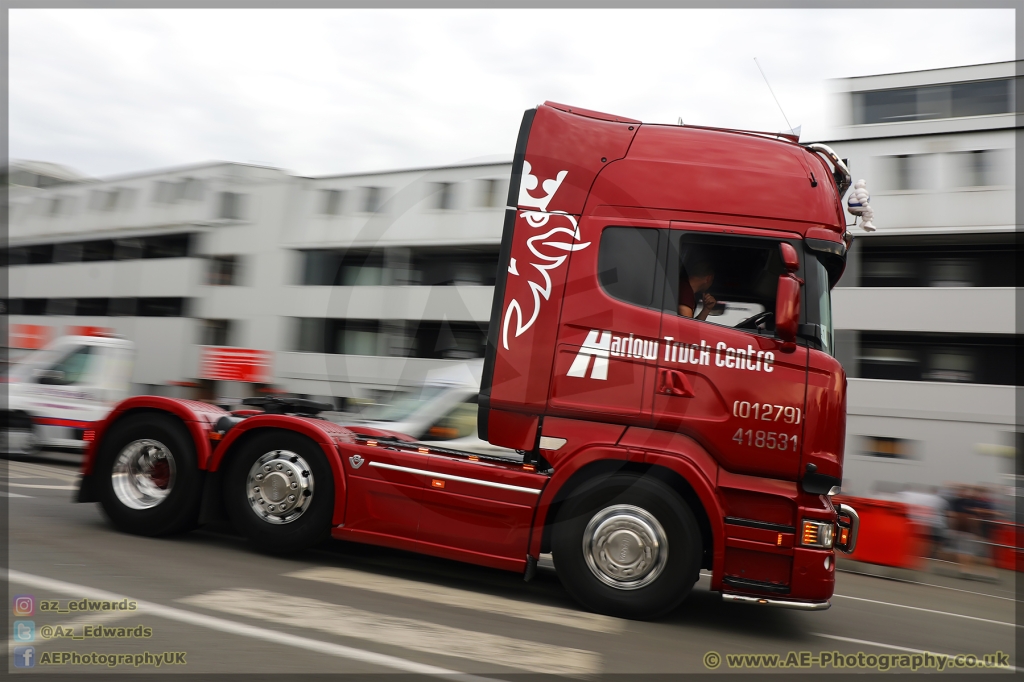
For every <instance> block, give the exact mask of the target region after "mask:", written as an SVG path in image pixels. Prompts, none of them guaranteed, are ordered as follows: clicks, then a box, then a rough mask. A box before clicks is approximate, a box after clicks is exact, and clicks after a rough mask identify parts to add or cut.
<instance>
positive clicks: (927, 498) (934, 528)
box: [897, 486, 949, 559]
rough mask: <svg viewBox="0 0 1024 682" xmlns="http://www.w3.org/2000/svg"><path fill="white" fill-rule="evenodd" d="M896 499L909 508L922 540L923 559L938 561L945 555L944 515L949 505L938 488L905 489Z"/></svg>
mask: <svg viewBox="0 0 1024 682" xmlns="http://www.w3.org/2000/svg"><path fill="white" fill-rule="evenodd" d="M897 498H898V499H899V500H900V502H903V503H905V504H907V505H908V506H909V508H910V518H911V520H912V521H914V522H916V523H917V524H918V526H919V528H920V529H921V532H922V539H923V540H924V557H925V558H926V559H940V558H941V557H942V555H943V554H944V553H945V546H946V534H947V532H948V529H947V524H946V513H947V512H948V511H949V504H948V503H947V502H946V500H944V499H942V497H940V496H939V491H938V488H936V487H935V486H929V487H927V488H924V489H923V490H912V489H907V490H904V491H902V492H900V493H899V495H898V496H897Z"/></svg>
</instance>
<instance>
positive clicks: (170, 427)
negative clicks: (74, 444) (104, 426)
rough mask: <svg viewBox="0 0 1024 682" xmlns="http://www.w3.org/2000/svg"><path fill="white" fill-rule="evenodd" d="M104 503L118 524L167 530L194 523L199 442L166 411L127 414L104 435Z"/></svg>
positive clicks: (141, 531)
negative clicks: (193, 439) (165, 412)
mask: <svg viewBox="0 0 1024 682" xmlns="http://www.w3.org/2000/svg"><path fill="white" fill-rule="evenodd" d="M95 475H96V476H98V477H99V490H100V495H99V497H100V504H101V505H102V506H103V510H104V511H105V512H106V514H107V516H108V517H109V518H110V520H111V521H112V522H113V523H114V525H115V526H117V527H118V528H119V529H121V530H123V531H126V532H129V533H135V534H138V535H151V536H155V535H167V534H170V533H175V532H180V531H183V530H189V529H191V528H192V527H194V526H195V525H196V520H197V518H198V515H199V500H200V496H201V493H202V490H201V486H200V475H199V467H198V464H197V461H196V450H195V444H194V443H193V442H192V437H191V435H190V434H189V432H188V430H187V429H186V428H185V425H184V424H182V422H181V421H179V420H178V419H177V418H175V417H172V416H171V415H168V414H160V413H142V414H137V415H129V416H128V417H125V418H124V419H121V420H120V421H118V422H117V423H115V424H114V426H113V427H111V429H110V432H109V433H108V435H107V436H106V438H104V439H103V445H102V448H101V450H100V453H99V459H98V461H97V466H96V472H95Z"/></svg>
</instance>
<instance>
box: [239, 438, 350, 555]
mask: <svg viewBox="0 0 1024 682" xmlns="http://www.w3.org/2000/svg"><path fill="white" fill-rule="evenodd" d="M224 501H225V506H226V507H227V511H228V515H229V516H230V517H231V521H232V523H234V525H235V528H237V529H238V530H239V531H240V532H241V533H242V534H243V535H245V536H246V537H247V538H249V540H250V541H251V542H252V543H253V544H254V545H255V546H256V547H257V548H258V549H260V550H262V551H264V552H268V553H271V554H291V553H294V552H298V551H301V550H303V549H306V548H308V547H311V546H312V545H314V544H316V543H317V542H319V541H320V540H322V539H324V538H326V537H327V535H328V532H329V531H330V528H331V514H332V511H333V509H334V477H333V473H332V471H331V467H330V465H329V464H328V463H327V460H326V458H325V457H324V454H323V452H322V451H321V450H320V447H319V446H318V445H317V444H316V443H314V442H313V441H311V440H310V439H309V438H306V437H305V436H303V435H300V434H298V433H294V432H291V431H279V430H275V431H268V432H266V433H261V434H257V435H256V436H255V437H254V438H253V439H252V440H250V441H248V442H247V443H245V444H244V445H243V446H242V448H241V450H240V451H239V452H238V453H237V456H236V457H234V459H233V461H232V462H231V464H230V466H229V467H228V471H227V478H226V480H225V488H224Z"/></svg>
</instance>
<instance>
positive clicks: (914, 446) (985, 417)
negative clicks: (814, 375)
mask: <svg viewBox="0 0 1024 682" xmlns="http://www.w3.org/2000/svg"><path fill="white" fill-rule="evenodd" d="M1019 66H1020V62H1017V63H1014V62H1006V63H999V64H983V65H976V66H967V67H958V68H950V69H935V70H930V71H917V72H911V73H895V74H886V75H879V76H868V77H863V78H848V79H843V80H840V81H837V82H836V83H835V85H836V88H835V89H836V91H837V92H836V94H835V103H836V105H837V110H838V113H839V116H840V123H841V127H840V128H839V131H838V134H837V135H836V136H835V139H833V140H830V141H827V144H829V145H830V146H832V147H833V148H834V149H835V150H836V152H838V153H839V155H840V156H841V157H845V158H848V159H849V160H850V169H851V172H852V173H853V175H854V178H855V179H856V178H864V179H866V180H867V183H868V188H869V190H870V191H871V203H872V206H873V208H874V210H875V216H876V217H875V221H874V222H875V224H876V225H878V231H877V232H875V233H872V234H870V235H867V234H859V235H858V238H857V239H856V241H855V242H854V246H853V249H852V250H851V255H850V259H849V262H848V266H847V272H846V273H845V274H844V276H843V278H842V280H841V281H840V282H839V285H838V286H837V288H836V289H835V291H834V293H833V308H834V318H835V326H836V330H837V331H836V346H837V354H838V356H839V359H840V360H841V361H842V362H843V364H844V365H845V366H846V368H847V371H848V373H849V376H850V377H851V378H850V384H849V398H848V401H849V406H848V414H849V421H848V426H847V448H846V470H845V477H846V480H845V481H844V489H845V490H847V491H852V492H856V493H859V494H867V493H871V492H887V491H891V490H893V489H895V488H897V487H899V486H901V485H902V484H905V483H908V482H917V483H927V484H935V485H941V484H942V483H943V482H946V481H961V482H968V483H975V482H977V483H984V482H987V483H1008V482H1009V480H1010V479H1008V478H1007V476H1008V475H1009V474H1012V473H1013V471H1014V468H1013V467H1014V462H1013V457H1014V453H1015V447H1014V444H1015V438H1016V437H1015V435H1014V434H1015V431H1016V430H1017V427H1016V423H1017V421H1018V420H1017V415H1016V411H1015V408H1016V400H1015V397H1016V394H1017V389H1016V385H1019V383H1020V382H1019V380H1018V379H1017V376H1019V375H1018V374H1017V372H1018V371H1019V370H1018V364H1017V363H1018V354H1017V351H1016V348H1017V345H1016V344H1017V343H1018V339H1019V337H1018V336H1017V318H1016V315H1015V308H1016V305H1015V304H1016V293H1017V292H1016V289H1015V288H1014V287H1015V280H1014V272H1015V265H1016V259H1017V257H1018V254H1019V253H1020V249H1019V247H1018V246H1017V243H1018V242H1017V235H1016V230H1017V229H1018V222H1019V221H1018V219H1017V214H1016V194H1015V191H1014V189H1015V185H1016V180H1015V165H1016V154H1015V138H1016V136H1017V134H1018V132H1019V130H1020V128H1021V122H1020V119H1019V115H1018V114H1015V113H1014V112H1015V111H1016V107H1015V95H1014V77H1015V72H1016V71H1017V69H1019ZM857 232H859V230H857Z"/></svg>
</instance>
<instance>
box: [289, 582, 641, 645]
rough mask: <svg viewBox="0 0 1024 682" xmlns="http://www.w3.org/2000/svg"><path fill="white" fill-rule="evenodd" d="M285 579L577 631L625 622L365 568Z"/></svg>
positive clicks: (616, 627) (611, 628)
mask: <svg viewBox="0 0 1024 682" xmlns="http://www.w3.org/2000/svg"><path fill="white" fill-rule="evenodd" d="M285 576H286V577H289V578H302V579H303V580H316V581H318V582H322V583H331V584H333V585H341V586H342V587H353V588H357V589H360V590H369V591H371V592H380V593H381V594H390V595H394V596H396V597H403V598H405V599H418V600H420V601H427V602H432V603H435V604H442V605H444V606H454V607H457V608H460V609H471V610H474V611H483V612H485V613H496V614H499V615H502V616H511V617H512V618H522V619H525V620H532V621H539V622H542V623H551V624H553V625H561V626H565V627H570V628H577V629H580V630H590V631H593V632H612V633H615V632H622V631H623V630H624V629H625V623H626V621H623V620H621V619H619V618H611V617H609V616H602V615H600V614H596V613H588V612H586V611H575V610H573V609H566V608H562V607H560V606H547V605H544V604H533V603H530V602H523V601H518V600H515V599H509V598H507V597H497V596H494V595H490V594H481V593H479V592H472V591H470V590H460V589H456V588H453V587H444V586H441V585H432V584H429V583H421V582H417V581H415V580H406V579H404V578H393V577H390V576H385V575H378V574H375V573H367V572H365V571H356V570H352V569H348V568H330V567H325V568H310V569H306V570H303V571H295V572H294V573H286V574H285Z"/></svg>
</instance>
